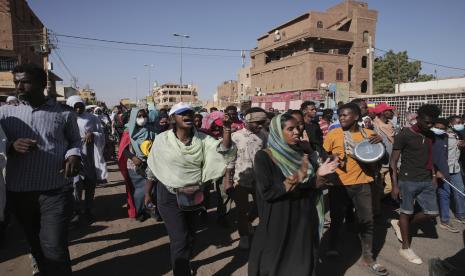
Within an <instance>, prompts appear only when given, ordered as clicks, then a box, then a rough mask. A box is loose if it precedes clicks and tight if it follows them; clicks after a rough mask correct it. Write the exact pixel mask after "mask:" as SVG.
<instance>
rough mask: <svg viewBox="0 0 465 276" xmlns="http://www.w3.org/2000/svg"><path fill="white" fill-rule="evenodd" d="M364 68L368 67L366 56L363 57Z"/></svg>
mask: <svg viewBox="0 0 465 276" xmlns="http://www.w3.org/2000/svg"><path fill="white" fill-rule="evenodd" d="M362 68H367V57H366V56H363V57H362Z"/></svg>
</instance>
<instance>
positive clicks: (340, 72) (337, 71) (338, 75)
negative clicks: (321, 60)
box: [336, 69, 344, 81]
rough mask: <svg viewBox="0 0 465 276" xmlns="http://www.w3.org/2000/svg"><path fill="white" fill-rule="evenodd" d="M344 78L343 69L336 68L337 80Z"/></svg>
mask: <svg viewBox="0 0 465 276" xmlns="http://www.w3.org/2000/svg"><path fill="white" fill-rule="evenodd" d="M343 79H344V72H343V71H342V69H337V70H336V80H337V81H342V80H343Z"/></svg>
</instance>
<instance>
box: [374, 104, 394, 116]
mask: <svg viewBox="0 0 465 276" xmlns="http://www.w3.org/2000/svg"><path fill="white" fill-rule="evenodd" d="M386 110H396V107H395V106H390V105H388V104H387V103H380V104H378V105H377V106H376V107H375V108H373V112H374V113H376V114H380V113H383V112H384V111H386Z"/></svg>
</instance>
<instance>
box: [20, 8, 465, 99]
mask: <svg viewBox="0 0 465 276" xmlns="http://www.w3.org/2000/svg"><path fill="white" fill-rule="evenodd" d="M339 2H341V1H338V0H306V1H304V0H281V1H278V0H261V1H253V0H249V1H246V0H196V1H192V0H184V1H181V0H158V1H157V0H131V1H130V0H79V1H77V0H75V1H71V0H28V3H29V5H30V7H31V8H32V9H33V10H34V12H35V13H36V14H37V16H38V17H39V18H40V19H41V21H42V22H43V23H44V24H45V25H46V26H47V27H48V28H50V29H51V30H53V31H54V32H56V33H60V34H69V35H76V36H86V37H95V38H101V39H109V40H120V41H133V42H141V43H151V44H169V45H179V38H176V37H173V35H172V34H173V33H183V34H187V35H190V36H191V38H189V39H186V40H185V41H184V45H186V46H192V47H210V48H232V49H252V48H254V47H255V46H256V39H257V38H258V37H259V36H260V35H262V34H264V33H266V32H267V31H268V30H270V29H272V28H273V27H275V26H278V25H279V24H281V23H284V22H286V21H288V20H290V19H293V18H295V17H297V16H299V15H301V14H303V13H305V12H307V11H310V10H315V11H324V10H326V8H328V7H330V6H332V5H334V4H337V3H339ZM364 2H368V5H369V8H370V9H375V10H377V11H378V12H379V14H378V23H377V34H376V41H375V46H376V47H377V48H380V49H386V50H387V49H393V50H394V51H401V50H407V51H408V53H409V56H410V57H413V58H418V59H422V60H426V61H431V62H434V63H438V64H443V65H449V66H454V67H460V68H465V51H464V46H465V31H464V29H463V27H464V26H465V23H464V14H463V12H464V11H465V1H463V0H442V1H439V0H408V1H406V0H368V1H364ZM58 47H59V54H60V55H61V57H62V58H63V60H64V62H65V64H66V65H67V66H68V67H69V69H70V70H71V72H72V73H73V75H75V76H76V77H77V78H78V85H79V86H80V87H84V86H86V85H89V86H90V87H91V88H93V89H95V91H96V93H97V98H99V99H102V100H105V101H106V102H107V103H108V104H115V103H116V102H117V101H118V100H119V99H120V98H125V97H130V98H133V99H134V98H135V90H136V80H135V79H134V77H137V84H138V95H139V97H141V95H142V94H144V95H145V94H147V92H148V90H149V72H148V68H147V67H144V64H154V66H155V67H154V68H153V69H152V73H151V75H152V77H151V79H152V81H154V80H156V81H158V82H159V83H165V82H178V81H179V75H180V58H179V56H180V55H179V50H178V49H167V48H153V47H152V48H149V47H137V46H127V45H114V44H108V43H98V42H93V41H79V40H75V39H70V38H62V37H59V40H58ZM51 59H52V61H53V62H54V65H55V68H54V70H55V72H57V73H58V74H59V75H60V76H61V77H62V78H63V79H64V83H65V84H69V83H70V79H71V77H70V76H69V74H68V73H67V72H66V70H65V69H64V68H63V67H64V66H63V65H61V64H60V62H59V61H58V59H57V55H56V54H54V53H52V55H51ZM183 59H184V62H183V67H184V69H183V82H184V83H191V82H193V83H195V84H197V85H198V87H199V91H200V98H201V99H211V98H212V95H213V93H214V92H215V89H216V87H217V86H218V85H219V84H221V82H222V81H224V80H230V79H236V78H237V77H236V74H237V70H238V69H239V68H240V66H241V58H240V53H236V52H207V51H193V50H184V55H183ZM247 60H248V59H247ZM423 69H424V70H423V71H424V72H425V73H433V72H434V70H435V69H436V70H437V74H438V77H449V76H463V75H465V71H458V70H450V69H444V68H440V67H435V66H430V65H425V64H424V65H423Z"/></svg>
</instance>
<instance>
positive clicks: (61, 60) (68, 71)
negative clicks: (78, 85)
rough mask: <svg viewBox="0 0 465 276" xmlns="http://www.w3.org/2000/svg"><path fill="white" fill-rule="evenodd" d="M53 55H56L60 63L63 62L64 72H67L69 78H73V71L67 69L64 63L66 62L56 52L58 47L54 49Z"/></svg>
mask: <svg viewBox="0 0 465 276" xmlns="http://www.w3.org/2000/svg"><path fill="white" fill-rule="evenodd" d="M54 53H55V55H56V56H57V57H58V60H59V61H60V62H61V64H63V66H64V67H65V69H66V72H67V73H68V74H69V76H70V78H71V79H72V80H73V79H75V77H74V75H73V73H72V72H71V70H69V67H68V66H67V65H66V63H65V62H64V61H63V59H62V58H61V55H60V54H59V52H58V49H56V50H55V51H54Z"/></svg>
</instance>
